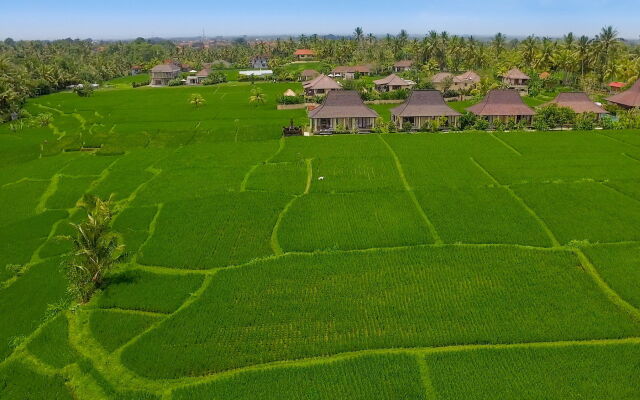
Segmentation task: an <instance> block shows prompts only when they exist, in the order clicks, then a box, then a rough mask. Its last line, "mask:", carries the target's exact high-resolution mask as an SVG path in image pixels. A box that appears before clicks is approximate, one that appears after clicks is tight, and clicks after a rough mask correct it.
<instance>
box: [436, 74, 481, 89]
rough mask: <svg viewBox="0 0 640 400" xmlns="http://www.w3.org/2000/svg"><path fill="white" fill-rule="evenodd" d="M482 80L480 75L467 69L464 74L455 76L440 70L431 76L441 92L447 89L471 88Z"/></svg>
mask: <svg viewBox="0 0 640 400" xmlns="http://www.w3.org/2000/svg"><path fill="white" fill-rule="evenodd" d="M479 82H480V75H478V74H477V73H475V72H473V71H467V72H465V73H464V74H462V75H458V76H455V75H453V74H452V73H450V72H439V73H437V74H435V75H434V76H433V77H431V83H432V84H433V87H434V88H436V89H438V90H439V91H441V92H445V91H447V90H455V91H461V90H466V89H471V88H472V87H473V86H475V85H476V84H478V83H479Z"/></svg>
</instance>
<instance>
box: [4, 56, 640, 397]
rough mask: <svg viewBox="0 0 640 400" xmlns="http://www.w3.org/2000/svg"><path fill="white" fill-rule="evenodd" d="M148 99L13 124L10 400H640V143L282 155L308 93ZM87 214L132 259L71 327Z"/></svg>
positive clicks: (86, 105) (9, 144)
mask: <svg viewBox="0 0 640 400" xmlns="http://www.w3.org/2000/svg"><path fill="white" fill-rule="evenodd" d="M300 65H301V66H302V65H303V64H300ZM143 78H144V77H136V79H143ZM130 83H131V80H130V79H123V80H121V81H117V82H114V85H115V88H110V89H104V90H98V91H96V92H95V94H94V96H92V97H89V98H80V97H78V96H76V95H74V94H72V93H58V94H54V95H49V96H43V97H40V98H36V99H33V100H32V101H30V102H29V103H28V105H27V108H28V109H29V111H30V112H31V113H32V114H37V113H40V112H49V113H51V114H52V115H53V118H54V119H53V122H52V123H51V124H50V126H48V127H33V128H25V129H23V130H21V131H17V132H12V131H10V130H9V128H8V126H6V125H0V210H2V211H0V398H2V399H5V398H6V399H81V400H82V399H122V400H125V399H127V400H133V399H147V400H155V399H162V400H187V399H224V400H229V399H232V400H234V399H237V400H241V399H247V400H248V399H256V398H259V399H295V400H319V399H326V400H329V399H332V400H333V399H363V400H364V399H389V400H391V399H411V400H413V399H420V400H423V399H424V400H449V399H451V400H453V399H479V400H494V399H495V400H497V399H527V400H533V399H536V400H538V399H539V400H542V399H545V400H546V399H551V400H566V399H576V400H577V399H581V400H584V399H589V400H599V399H616V400H618V399H623V400H635V399H640V386H639V384H638V382H640V296H639V293H640V291H639V290H638V287H640V275H639V273H638V271H640V132H636V131H594V132H552V133H541V132H512V133H478V132H466V133H456V134H412V135H408V134H384V135H344V136H335V137H293V138H286V139H283V138H281V129H282V127H283V126H285V125H288V124H289V123H290V120H291V119H293V121H294V123H296V124H298V125H303V124H305V123H306V116H305V112H304V110H290V111H277V110H276V99H277V97H278V96H280V95H281V94H282V93H283V92H284V91H285V90H287V89H289V88H291V89H294V90H300V84H298V83H289V84H273V83H259V84H258V85H259V86H260V87H261V88H263V89H264V91H265V93H266V95H267V103H266V104H264V105H259V106H256V105H252V104H249V102H248V98H249V94H250V90H251V85H250V84H248V83H238V82H233V83H227V84H221V85H215V86H209V87H180V88H166V89H151V88H137V89H131V88H130ZM192 93H200V94H202V95H203V96H204V98H205V100H206V103H205V104H204V105H203V106H202V107H200V108H194V107H193V106H192V105H190V104H189V103H188V99H189V96H190V95H191V94H192ZM534 100H535V99H533V100H531V101H534ZM465 106H467V104H462V103H460V104H454V107H459V108H463V107H465ZM385 107H386V108H385ZM385 107H379V109H380V110H385V109H388V107H387V106H385ZM94 147H95V148H94ZM79 150H83V151H79ZM84 193H95V194H98V195H100V196H102V197H108V196H110V195H113V199H114V201H115V202H116V210H117V217H116V219H115V221H114V225H113V227H114V230H115V231H116V232H118V234H119V235H120V236H121V238H122V240H123V242H124V243H125V244H126V246H127V249H128V251H129V252H131V257H130V260H129V261H128V262H127V263H126V265H123V266H121V267H120V268H118V270H116V271H114V272H113V273H112V274H110V276H109V277H108V282H109V285H108V287H107V288H106V289H105V290H103V291H101V292H99V293H98V294H96V296H95V298H94V299H93V300H92V301H91V302H90V303H89V304H86V305H83V306H80V307H74V308H73V309H71V310H67V309H66V307H65V306H64V304H63V303H61V300H62V299H64V298H65V296H66V291H65V281H64V276H63V274H62V272H61V268H60V264H61V262H62V260H63V258H62V256H63V255H64V254H65V253H66V252H68V251H69V250H70V249H69V245H68V244H67V243H65V242H61V241H60V240H59V239H58V236H59V235H65V234H69V233H70V232H71V231H70V227H69V222H73V221H79V220H81V219H82V218H83V214H82V212H80V211H79V209H78V208H77V202H78V200H80V199H81V197H82V196H83V194H84ZM5 265H11V266H12V267H11V268H9V269H7V268H5ZM16 266H18V267H16ZM60 309H62V311H59V310H60Z"/></svg>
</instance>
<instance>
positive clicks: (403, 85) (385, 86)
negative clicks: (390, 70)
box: [373, 74, 415, 92]
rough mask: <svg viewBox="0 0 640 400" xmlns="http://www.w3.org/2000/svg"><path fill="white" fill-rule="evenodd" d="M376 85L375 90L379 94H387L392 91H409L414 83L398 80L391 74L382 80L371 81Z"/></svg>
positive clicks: (396, 76)
mask: <svg viewBox="0 0 640 400" xmlns="http://www.w3.org/2000/svg"><path fill="white" fill-rule="evenodd" d="M373 83H374V84H375V85H376V90H377V91H379V92H389V91H392V90H399V89H411V88H412V87H413V86H415V83H414V82H410V81H407V80H404V79H402V78H400V77H399V76H398V75H396V74H391V75H389V76H387V77H386V78H383V79H378V80H377V81H373Z"/></svg>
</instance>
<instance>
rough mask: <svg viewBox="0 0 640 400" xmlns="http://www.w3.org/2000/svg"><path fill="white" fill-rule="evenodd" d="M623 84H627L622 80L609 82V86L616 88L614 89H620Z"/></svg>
mask: <svg viewBox="0 0 640 400" xmlns="http://www.w3.org/2000/svg"><path fill="white" fill-rule="evenodd" d="M625 86H627V84H626V83H624V82H611V83H610V84H609V87H612V88H616V89H622V88H623V87H625Z"/></svg>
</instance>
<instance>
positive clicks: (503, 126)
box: [493, 119, 507, 132]
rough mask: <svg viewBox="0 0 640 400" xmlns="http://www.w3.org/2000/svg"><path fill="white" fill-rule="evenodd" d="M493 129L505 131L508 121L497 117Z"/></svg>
mask: <svg viewBox="0 0 640 400" xmlns="http://www.w3.org/2000/svg"><path fill="white" fill-rule="evenodd" d="M493 129H495V130H496V131H498V132H503V131H505V130H506V129H507V123H506V122H504V121H503V120H501V119H496V120H494V121H493Z"/></svg>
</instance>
